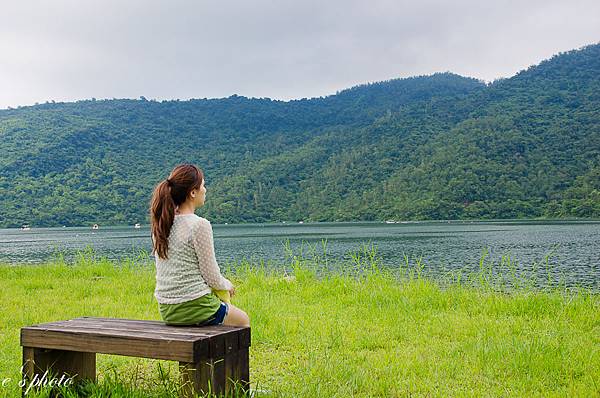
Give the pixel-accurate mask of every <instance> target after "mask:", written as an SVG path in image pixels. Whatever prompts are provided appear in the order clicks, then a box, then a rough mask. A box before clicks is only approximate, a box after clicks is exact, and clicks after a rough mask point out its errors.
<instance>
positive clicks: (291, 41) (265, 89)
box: [0, 0, 600, 108]
mask: <svg viewBox="0 0 600 398" xmlns="http://www.w3.org/2000/svg"><path fill="white" fill-rule="evenodd" d="M0 38H1V39H0V56H1V58H0V87H2V90H0V108H5V107H7V106H13V107H14V106H17V105H27V104H32V103H34V102H44V101H46V100H57V101H72V100H77V99H84V98H91V97H96V98H113V97H117V98H123V97H125V98H137V97H139V96H140V95H144V96H146V97H147V98H157V99H163V98H167V99H170V98H181V99H186V98H192V97H194V98H203V97H223V96H229V95H231V94H234V93H235V94H240V95H246V96H255V97H271V98H280V99H289V98H301V97H312V96H320V95H327V94H331V93H333V92H335V91H336V90H340V89H343V88H346V87H349V86H352V85H355V84H360V83H365V82H372V81H378V80H385V79H391V78H395V77H407V76H413V75H421V74H430V73H434V72H437V71H452V72H455V73H458V74H462V75H465V76H472V77H477V78H480V79H484V80H492V79H494V78H497V77H508V76H511V75H513V74H515V73H516V72H518V71H519V70H521V69H524V68H526V67H527V66H529V65H531V64H535V63H538V62H539V61H541V60H542V59H545V58H549V57H550V56H552V55H553V54H555V53H557V52H559V51H566V50H569V49H572V48H577V47H580V46H583V45H585V44H591V43H595V42H598V41H600V3H599V2H597V1H571V2H565V1H537V0H536V1H527V2H517V1H494V2H484V1H483V2H482V1H453V2H444V1H431V0H430V1H385V0H373V1H337V0H330V1H326V2H322V1H309V0H306V1H283V0H279V1H267V0H255V1H240V0H236V1H226V0H225V1H218V2H217V1H198V0H189V1H183V0H175V1H169V2H166V1H158V0H154V1H150V0H144V1H126V2H123V1H116V0H104V1H85V2H82V1H66V0H54V1H52V2H48V1H43V0H38V1H27V2H12V3H10V4H8V5H7V4H5V5H3V9H2V13H1V14H0Z"/></svg>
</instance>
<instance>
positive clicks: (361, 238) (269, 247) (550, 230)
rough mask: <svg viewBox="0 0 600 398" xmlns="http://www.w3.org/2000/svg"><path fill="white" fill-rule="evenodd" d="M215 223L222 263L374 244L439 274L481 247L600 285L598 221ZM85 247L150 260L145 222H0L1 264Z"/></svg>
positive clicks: (471, 264)
mask: <svg viewBox="0 0 600 398" xmlns="http://www.w3.org/2000/svg"><path fill="white" fill-rule="evenodd" d="M213 230H214V237H215V249H216V253H217V260H218V261H219V262H220V264H222V265H223V264H234V265H235V264H237V263H239V261H241V260H242V259H248V260H255V261H260V260H264V261H265V262H267V263H269V264H271V265H273V266H281V265H283V264H285V263H286V261H288V260H289V257H288V256H289V250H290V249H291V250H292V252H293V253H294V254H296V255H297V254H300V253H302V254H303V255H304V256H305V257H306V256H307V257H311V256H312V255H314V254H317V255H320V256H322V257H323V258H327V259H329V260H344V259H346V260H351V258H352V253H357V252H361V251H362V249H363V247H364V246H365V245H367V246H371V245H372V246H373V247H374V248H375V250H376V253H377V256H378V257H379V258H380V260H381V262H382V263H383V264H384V265H386V266H389V267H398V266H401V265H402V264H404V255H406V256H408V258H409V261H410V262H411V263H414V262H415V261H416V260H415V259H416V258H421V259H422V261H423V263H424V264H425V269H426V270H427V271H428V272H429V273H431V274H437V273H441V272H446V271H448V270H456V269H478V268H479V260H480V258H481V256H482V252H483V251H487V253H488V254H487V259H488V261H491V262H493V263H500V259H501V257H502V256H505V257H506V256H510V258H511V260H512V261H513V263H516V266H517V267H518V269H520V270H528V269H529V270H531V269H533V268H535V264H536V263H537V264H538V266H540V267H543V268H544V272H547V270H548V269H551V272H552V273H553V274H554V276H558V275H559V274H560V275H563V278H565V279H566V280H567V282H568V283H569V284H581V285H584V286H591V287H596V288H597V287H599V286H600V222H592V221H586V222H577V221H555V222H546V221H542V222H538V221H536V222H534V221H502V222H418V223H398V224H386V223H305V224H237V225H218V224H213ZM286 242H289V246H288V249H286V248H285V247H286ZM324 246H325V249H324ZM86 248H88V249H89V248H93V250H94V252H95V253H96V254H97V255H100V256H103V257H107V258H109V259H116V260H120V259H123V258H126V257H138V258H140V259H146V260H149V261H150V260H151V258H150V257H149V253H150V251H151V240H150V229H149V227H148V226H147V225H146V226H142V228H140V229H134V228H133V227H102V226H101V228H100V229H98V230H92V229H90V228H32V229H31V230H28V231H23V230H20V229H0V262H2V263H10V264H36V263H42V262H46V261H48V260H49V259H52V258H53V257H55V256H56V255H57V254H58V253H62V254H63V256H64V258H65V259H66V260H67V261H71V260H72V259H73V258H74V256H76V254H77V252H78V251H82V250H85V249H86ZM324 252H325V253H326V254H325V255H323V253H324ZM288 263H289V261H288ZM540 264H543V265H540ZM546 264H548V267H546ZM540 272H541V271H540Z"/></svg>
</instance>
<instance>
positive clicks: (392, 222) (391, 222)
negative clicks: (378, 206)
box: [385, 220, 396, 224]
mask: <svg viewBox="0 0 600 398" xmlns="http://www.w3.org/2000/svg"><path fill="white" fill-rule="evenodd" d="M395 222H396V221H394V220H387V221H386V222H385V223H386V224H394V223H395Z"/></svg>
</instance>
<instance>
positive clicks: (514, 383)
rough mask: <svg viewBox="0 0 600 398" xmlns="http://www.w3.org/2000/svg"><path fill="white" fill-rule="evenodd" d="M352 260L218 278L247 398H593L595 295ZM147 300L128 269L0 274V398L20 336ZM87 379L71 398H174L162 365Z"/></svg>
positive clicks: (59, 266)
mask: <svg viewBox="0 0 600 398" xmlns="http://www.w3.org/2000/svg"><path fill="white" fill-rule="evenodd" d="M355 260H356V259H355ZM363 260H364V261H363ZM363 260H361V259H359V260H358V262H357V261H353V262H351V263H348V264H346V265H347V267H344V264H340V266H341V268H339V269H340V270H341V269H345V270H347V271H348V270H349V271H348V272H326V273H321V272H317V271H315V268H317V267H315V266H314V264H312V265H313V266H311V260H305V259H302V258H297V257H294V258H293V259H290V264H289V267H288V269H290V270H291V271H288V272H285V271H269V270H268V269H267V268H265V267H262V266H253V265H252V264H245V265H244V266H241V267H238V268H237V269H236V271H235V272H231V271H230V270H229V271H225V273H226V274H227V275H228V276H229V277H230V278H231V279H232V280H233V281H234V283H235V284H236V286H237V295H236V297H234V303H235V304H236V305H238V306H239V307H241V308H243V309H245V310H246V311H247V312H248V314H249V315H250V317H251V321H252V346H251V351H250V376H251V382H252V388H253V389H255V390H256V391H257V392H256V394H255V395H256V396H261V397H262V396H265V397H279V396H293V397H408V396H411V397H421V396H422V397H447V396H469V397H482V396H484V397H485V396H489V397H506V396H514V397H525V396H527V397H536V396H539V397H542V396H543V397H548V396H550V397H552V396H556V397H564V396H580V397H593V396H600V295H599V294H598V293H597V292H590V291H588V290H585V289H566V288H564V287H563V288H560V287H553V288H544V289H541V288H535V287H533V286H523V285H521V286H520V287H519V286H517V287H516V288H515V287H514V286H513V288H511V289H505V288H499V286H500V285H499V284H498V283H495V281H494V280H493V279H490V278H489V277H488V276H489V275H491V274H489V273H487V271H485V270H484V269H482V270H481V271H480V272H479V273H478V274H472V275H469V277H464V276H463V277H461V278H456V277H454V278H451V279H446V280H444V281H442V280H437V279H435V280H434V279H430V278H427V277H424V276H422V275H420V272H419V269H416V270H414V269H411V270H408V269H404V270H403V271H402V272H395V273H392V272H387V271H385V270H384V269H382V268H381V267H378V266H377V262H376V261H373V259H369V257H368V256H367V257H365V258H364V259H363ZM357 265H358V267H357ZM501 285H502V286H504V284H501ZM153 289H154V273H153V267H152V266H148V265H147V264H146V265H140V264H136V263H135V262H134V261H125V262H121V263H112V262H110V261H106V260H102V259H97V258H93V257H89V256H85V255H84V256H81V257H80V258H79V259H78V260H77V261H75V262H74V263H70V264H65V263H64V262H63V261H54V262H52V263H48V264H45V265H39V266H8V265H3V266H0V292H1V293H0V294H1V300H0V383H2V381H3V380H7V381H6V382H5V383H4V386H2V384H0V395H2V396H7V397H11V396H14V397H18V396H20V389H19V387H18V385H17V382H18V380H19V379H20V373H19V372H20V366H21V348H20V346H19V329H20V328H21V327H22V326H26V325H30V324H36V323H40V322H49V321H56V320H62V319H69V318H73V317H78V316H103V317H122V318H137V319H159V314H158V308H157V304H156V302H155V299H154V297H153ZM97 367H98V384H96V385H88V386H85V388H84V389H83V390H80V392H79V393H80V395H82V396H93V397H109V396H112V397H176V396H177V387H178V383H177V381H178V373H177V367H176V364H175V363H174V362H167V361H154V360H146V359H137V358H127V357H120V356H111V355H98V365H97ZM44 394H45V392H44V391H42V392H41V393H40V394H39V395H40V396H44ZM28 396H34V394H33V393H31V394H29V395H28ZM65 396H73V397H75V396H77V395H76V393H75V392H74V391H73V392H72V393H71V394H65Z"/></svg>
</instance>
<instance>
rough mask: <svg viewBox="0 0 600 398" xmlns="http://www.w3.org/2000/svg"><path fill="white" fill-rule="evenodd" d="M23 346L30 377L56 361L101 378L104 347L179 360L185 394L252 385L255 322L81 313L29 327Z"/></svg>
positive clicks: (64, 369) (24, 331) (110, 350)
mask: <svg viewBox="0 0 600 398" xmlns="http://www.w3.org/2000/svg"><path fill="white" fill-rule="evenodd" d="M21 346H23V365H24V370H23V371H24V377H26V378H27V377H29V378H32V377H33V375H34V373H36V371H42V372H43V368H50V367H52V369H53V371H55V372H56V371H62V372H64V373H70V374H75V373H77V374H78V377H80V378H87V379H93V380H95V369H96V368H95V360H96V353H100V354H114V355H126V356H133V357H144V358H153V359H163V360H174V361H179V363H180V373H181V377H182V381H183V382H184V383H185V384H186V385H187V387H186V388H184V389H183V391H184V392H185V393H184V395H185V396H189V395H192V394H193V393H194V392H207V390H211V391H212V392H224V391H226V390H230V389H231V388H232V385H233V384H234V383H237V384H238V387H239V386H240V384H241V386H242V387H248V386H249V372H248V370H249V369H248V359H249V356H248V352H249V347H250V328H244V327H233V326H223V325H218V326H204V327H198V326H167V325H166V324H165V323H164V322H161V321H150V320H133V319H119V318H97V317H81V318H75V319H70V320H65V321H59V322H49V323H43V324H39V325H33V326H27V327H23V328H21ZM61 358H62V359H61ZM209 385H210V387H209Z"/></svg>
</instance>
